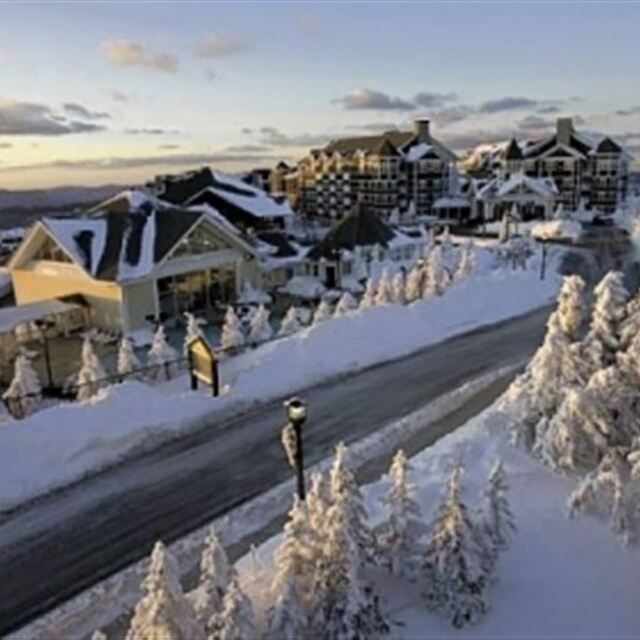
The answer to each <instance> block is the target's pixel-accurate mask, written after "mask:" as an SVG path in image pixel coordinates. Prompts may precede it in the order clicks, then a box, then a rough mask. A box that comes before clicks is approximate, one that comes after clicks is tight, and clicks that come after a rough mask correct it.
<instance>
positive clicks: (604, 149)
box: [596, 138, 622, 153]
mask: <svg viewBox="0 0 640 640" xmlns="http://www.w3.org/2000/svg"><path fill="white" fill-rule="evenodd" d="M596 151H597V152H598V153H620V152H621V151H622V147H620V145H618V144H616V143H615V142H614V141H613V140H612V139H611V138H603V139H602V140H601V141H600V143H599V144H598V146H597V148H596Z"/></svg>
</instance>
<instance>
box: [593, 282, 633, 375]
mask: <svg viewBox="0 0 640 640" xmlns="http://www.w3.org/2000/svg"><path fill="white" fill-rule="evenodd" d="M623 277H624V276H623V274H622V273H621V272H620V271H609V273H607V275H606V276H604V278H602V280H601V281H600V282H599V283H598V285H597V286H596V288H595V289H594V294H595V302H594V305H593V313H592V315H591V326H590V328H589V333H588V334H587V336H586V338H585V341H584V352H585V356H586V358H587V359H588V361H589V363H590V365H591V372H593V371H594V370H595V369H600V368H602V367H608V366H609V365H611V364H613V363H614V361H615V357H616V353H617V352H618V351H619V350H620V348H621V347H622V329H623V324H624V321H625V319H626V311H627V306H626V305H627V300H628V298H629V293H628V291H627V290H626V288H625V286H624V283H623Z"/></svg>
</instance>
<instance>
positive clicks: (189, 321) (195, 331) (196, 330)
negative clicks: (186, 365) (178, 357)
mask: <svg viewBox="0 0 640 640" xmlns="http://www.w3.org/2000/svg"><path fill="white" fill-rule="evenodd" d="M184 319H185V322H186V328H185V334H184V347H183V352H184V355H185V356H186V355H187V353H188V351H189V343H190V342H191V341H192V340H193V339H194V338H201V337H202V335H203V334H202V323H203V321H202V320H199V319H198V318H196V317H195V316H194V315H193V313H189V312H188V311H187V312H185V314H184Z"/></svg>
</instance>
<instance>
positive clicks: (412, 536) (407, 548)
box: [378, 449, 427, 578]
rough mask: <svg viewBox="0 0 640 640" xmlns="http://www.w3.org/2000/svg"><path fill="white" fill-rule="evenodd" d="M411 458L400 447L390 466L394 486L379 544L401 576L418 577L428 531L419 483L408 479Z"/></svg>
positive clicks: (390, 477)
mask: <svg viewBox="0 0 640 640" xmlns="http://www.w3.org/2000/svg"><path fill="white" fill-rule="evenodd" d="M407 471H408V465H407V458H406V456H405V454H404V451H402V449H400V450H399V451H398V452H397V453H396V455H395V456H394V458H393V461H392V463H391V467H390V468H389V480H390V482H391V486H390V488H389V493H388V495H387V496H386V498H385V499H384V504H385V506H386V519H385V521H384V522H383V524H382V525H381V527H380V528H379V535H378V540H379V544H378V547H379V549H380V551H381V553H382V556H383V559H384V562H385V564H386V565H387V566H388V567H389V569H390V570H391V572H392V573H393V574H395V575H398V576H406V577H408V578H415V577H416V576H417V573H418V567H419V564H420V550H421V543H422V538H423V537H424V535H425V534H426V532H427V528H426V527H425V525H424V522H423V520H422V516H421V514H420V505H419V504H418V503H417V502H416V500H415V497H414V493H415V487H414V486H413V484H411V483H410V482H409V481H408V479H407Z"/></svg>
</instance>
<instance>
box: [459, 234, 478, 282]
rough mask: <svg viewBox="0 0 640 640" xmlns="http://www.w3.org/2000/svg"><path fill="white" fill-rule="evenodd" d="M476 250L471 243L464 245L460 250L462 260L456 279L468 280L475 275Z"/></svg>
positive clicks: (460, 260)
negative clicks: (468, 277)
mask: <svg viewBox="0 0 640 640" xmlns="http://www.w3.org/2000/svg"><path fill="white" fill-rule="evenodd" d="M474 262H475V260H474V250H473V245H472V244H471V242H467V243H465V244H463V245H462V248H461V249H460V259H459V260H458V265H457V267H456V272H455V279H461V278H466V277H467V276H470V275H471V274H472V273H473V269H474V266H475V264H474Z"/></svg>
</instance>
